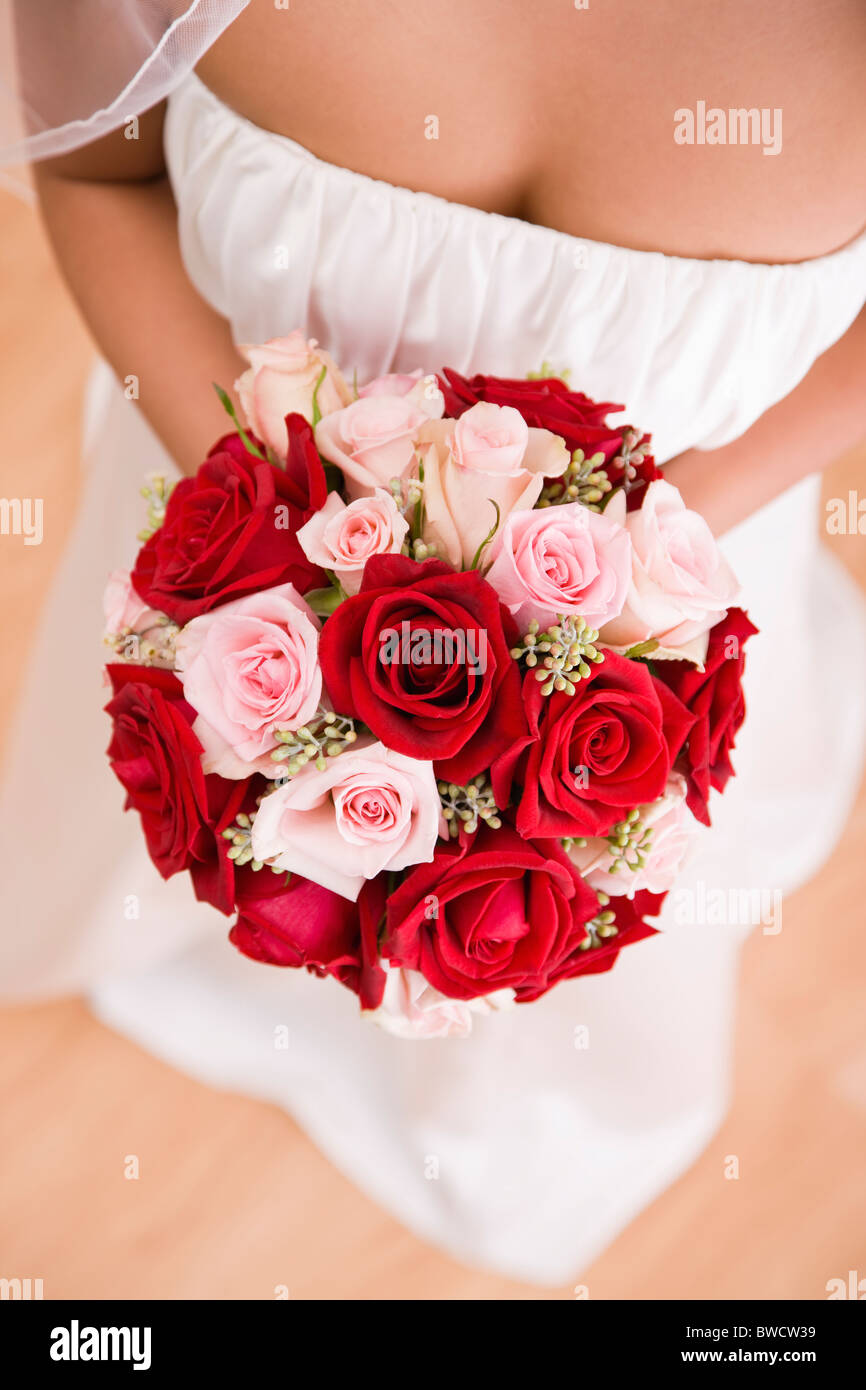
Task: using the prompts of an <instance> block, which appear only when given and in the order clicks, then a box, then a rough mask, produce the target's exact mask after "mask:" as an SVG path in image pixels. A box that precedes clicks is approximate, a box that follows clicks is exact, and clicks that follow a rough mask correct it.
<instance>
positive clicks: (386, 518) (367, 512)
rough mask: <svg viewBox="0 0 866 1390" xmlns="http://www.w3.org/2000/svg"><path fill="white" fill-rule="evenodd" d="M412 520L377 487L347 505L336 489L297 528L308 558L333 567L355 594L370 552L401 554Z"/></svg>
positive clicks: (346, 589)
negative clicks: (370, 493) (319, 508)
mask: <svg viewBox="0 0 866 1390" xmlns="http://www.w3.org/2000/svg"><path fill="white" fill-rule="evenodd" d="M408 530H409V523H408V521H407V520H406V518H405V517H404V516H403V515H402V513H401V512H400V511H399V510H398V508H397V504H396V502H395V501H394V498H393V497H392V496H391V494H390V492H385V490H384V488H377V489H376V492H375V493H374V494H373V496H372V497H359V498H358V500H357V501H356V502H350V503H349V505H348V506H346V503H345V502H344V501H343V500H342V498H341V497H340V496H339V495H338V494H337V493H336V492H331V493H329V494H328V499H327V501H326V502H325V505H324V506H323V507H322V508H321V510H320V511H318V512H314V513H313V515H312V516H311V517H310V520H309V521H308V522H306V524H305V525H303V526H302V527H301V529H300V530H299V531H298V541H299V543H300V546H301V549H302V550H303V552H304V554H305V555H306V557H307V559H308V560H310V561H311V562H312V564H314V565H320V566H321V567H322V568H323V569H327V570H333V571H334V573H335V574H336V576H337V578H338V579H339V581H340V583H341V584H342V586H343V589H344V590H345V592H346V593H347V594H356V593H357V592H358V590H359V589H360V587H361V580H362V578H363V577H364V566H365V565H366V563H367V561H368V560H369V558H370V556H371V555H399V553H400V550H401V547H402V545H403V538H404V537H405V535H406V533H407V531H408Z"/></svg>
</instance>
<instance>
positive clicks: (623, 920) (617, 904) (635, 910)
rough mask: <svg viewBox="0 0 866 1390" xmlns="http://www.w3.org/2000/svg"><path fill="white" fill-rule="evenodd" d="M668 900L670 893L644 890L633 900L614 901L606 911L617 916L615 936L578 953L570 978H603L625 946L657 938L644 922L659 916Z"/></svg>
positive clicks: (598, 938)
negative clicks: (590, 976) (599, 976)
mask: <svg viewBox="0 0 866 1390" xmlns="http://www.w3.org/2000/svg"><path fill="white" fill-rule="evenodd" d="M666 897H667V893H650V892H648V891H647V890H646V889H643V890H642V891H641V892H640V893H635V895H634V897H633V898H626V897H618V898H611V900H610V902H609V903H608V905H607V907H606V908H605V909H604V910H605V911H606V912H612V913H613V915H614V922H613V925H614V927H615V928H616V933H615V935H613V936H606V937H599V936H597V935H596V936H595V937H594V941H595V944H594V945H593V946H592V947H590V948H588V949H587V948H584V949H581V950H579V951H578V952H577V954H576V955H575V956H574V957H573V959H572V961H571V967H572V968H570V969H569V970H568V972H567V978H568V979H573V978H574V977H575V976H576V975H601V974H603V973H604V971H606V970H610V969H611V967H612V966H613V965H614V963H615V961H616V958H617V956H618V955H619V953H620V951H621V950H622V949H623V948H624V947H625V946H633V945H634V944H635V942H637V941H643V940H644V939H645V937H648V936H657V935H658V932H657V931H656V928H655V927H651V926H650V924H649V923H648V922H647V921H645V920H644V919H645V918H647V917H657V916H658V914H659V913H660V912H661V909H662V903H663V902H664V900H665V898H666ZM599 911H601V908H599Z"/></svg>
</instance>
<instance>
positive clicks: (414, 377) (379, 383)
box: [358, 367, 445, 420]
mask: <svg viewBox="0 0 866 1390" xmlns="http://www.w3.org/2000/svg"><path fill="white" fill-rule="evenodd" d="M358 395H359V396H408V397H409V399H410V400H411V401H413V402H414V404H415V405H417V406H418V408H419V410H423V411H424V414H425V415H426V416H427V417H428V419H430V420H440V419H441V418H442V416H443V415H444V414H445V397H444V396H443V395H442V392H441V390H440V389H439V382H438V381H437V380H436V377H435V375H434V374H433V373H428V374H427V375H425V374H424V373H423V372H422V371H421V368H420V367H418V368H417V369H416V370H415V371H414V372H389V373H388V374H387V375H386V376H377V377H376V378H375V380H374V381H368V382H367V385H366V386H362V387H361V388H360V390H359V391H358Z"/></svg>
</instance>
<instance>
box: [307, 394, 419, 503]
mask: <svg viewBox="0 0 866 1390" xmlns="http://www.w3.org/2000/svg"><path fill="white" fill-rule="evenodd" d="M428 418H429V417H428V416H427V414H426V413H425V411H423V410H422V409H421V408H420V407H419V406H418V405H417V403H416V402H415V401H413V399H412V397H411V395H402V396H385V395H372V396H359V397H358V399H357V400H356V401H353V402H352V404H351V405H347V406H346V407H345V409H344V410H336V411H334V413H333V414H332V415H328V416H326V417H325V419H324V420H321V421H320V423H319V424H318V426H317V427H316V448H317V449H318V450H319V453H320V454H321V455H322V457H323V458H326V459H328V461H329V462H330V463H335V464H336V465H337V467H338V468H339V469H340V470H341V471H342V474H343V476H344V478H345V479H346V489H347V491H348V493H349V496H350V497H365V496H369V494H370V493H371V492H374V491H375V490H376V488H377V487H383V486H386V485H387V483H388V482H389V480H390V479H391V478H402V477H404V476H405V475H406V474H408V473H409V471H410V470H411V469H412V467H413V465H414V463H415V436H416V433H417V431H418V429H419V428H420V427H421V426H422V425H424V424H426V423H427V421H428Z"/></svg>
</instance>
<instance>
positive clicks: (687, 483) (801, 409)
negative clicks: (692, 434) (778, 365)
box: [664, 309, 866, 535]
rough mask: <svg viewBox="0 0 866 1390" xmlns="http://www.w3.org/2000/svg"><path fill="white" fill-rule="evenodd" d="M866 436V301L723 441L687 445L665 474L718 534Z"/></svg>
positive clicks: (670, 463) (667, 467) (825, 464)
mask: <svg viewBox="0 0 866 1390" xmlns="http://www.w3.org/2000/svg"><path fill="white" fill-rule="evenodd" d="M863 440H866V309H864V310H863V311H862V312H861V314H860V315H859V317H858V318H856V319H855V320H854V323H853V324H852V325H851V327H850V328H849V329H848V332H847V333H846V334H845V335H844V337H842V338H840V339H839V341H838V342H837V343H834V344H833V346H832V347H831V348H828V350H827V351H826V352H825V353H824V354H823V356H822V357H819V358H818V360H817V362H816V363H815V365H814V366H813V367H812V369H811V371H810V372H809V373H808V375H807V376H805V377H804V378H803V380H802V381H801V382H800V384H799V386H797V387H796V388H795V389H794V390H793V391H792V392H791V394H790V395H789V396H786V397H785V398H784V400H781V401H779V403H778V405H774V406H773V407H772V409H771V410H768V411H767V413H766V414H765V415H762V416H761V418H760V420H758V421H756V423H755V424H754V425H752V427H751V429H749V430H747V431H746V433H745V434H743V435H741V436H740V438H739V439H735V440H734V442H733V443H732V444H726V445H725V447H724V448H722V449H713V450H708V451H702V450H700V449H690V450H688V452H687V453H685V454H680V455H679V456H678V457H677V458H675V459H671V461H670V462H669V463H667V464H666V465H665V470H664V471H665V477H666V478H667V479H668V480H669V481H670V482H672V483H675V484H676V486H677V487H678V488H679V489H680V490H681V492H682V494H683V497H684V499H685V501H686V502H687V503H688V505H689V506H690V507H694V509H695V510H696V511H699V512H701V513H702V514H703V515H704V516H705V517H706V518H707V520H708V521H709V523H710V525H711V526H712V528H713V530H714V532H715V533H716V535H721V534H722V532H724V531H727V530H728V529H729V527H731V526H735V525H736V523H737V522H738V521H742V520H743V519H744V518H745V517H747V516H748V515H749V514H750V512H753V511H756V510H757V509H758V507H762V506H763V505H764V503H765V502H769V501H771V500H772V498H774V497H775V496H777V494H778V493H780V492H784V490H785V488H788V487H790V486H791V484H792V483H795V482H797V481H798V480H799V479H800V478H804V477H805V476H806V475H807V474H808V473H815V472H819V471H821V470H822V469H824V468H826V467H827V466H828V464H831V463H832V462H833V461H834V460H835V459H837V458H839V456H840V455H841V454H843V453H845V452H846V450H848V449H851V448H853V447H854V446H855V445H856V444H859V443H861V442H862V441H863Z"/></svg>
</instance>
